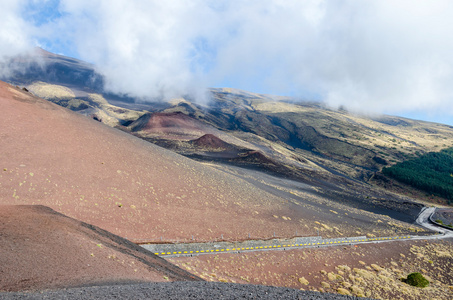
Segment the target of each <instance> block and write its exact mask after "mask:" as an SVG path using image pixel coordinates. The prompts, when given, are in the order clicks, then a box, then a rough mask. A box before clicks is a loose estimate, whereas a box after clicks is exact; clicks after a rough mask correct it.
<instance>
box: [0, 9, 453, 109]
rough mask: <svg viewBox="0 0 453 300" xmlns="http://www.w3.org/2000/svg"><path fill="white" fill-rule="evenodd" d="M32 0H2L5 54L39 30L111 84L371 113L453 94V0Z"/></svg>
mask: <svg viewBox="0 0 453 300" xmlns="http://www.w3.org/2000/svg"><path fill="white" fill-rule="evenodd" d="M0 1H2V0H0ZM29 2H30V1H28V2H27V1H25V0H21V1H2V2H1V4H2V10H3V11H5V13H4V14H5V16H6V18H9V19H10V20H11V21H10V22H6V21H4V20H5V17H4V18H3V20H2V21H0V22H2V23H1V24H0V25H3V26H2V27H3V28H2V29H0V42H1V45H7V44H11V45H12V47H6V46H4V47H0V48H1V49H0V55H4V53H12V52H14V51H16V50H17V49H22V48H24V47H25V46H26V45H28V44H31V43H33V42H32V41H34V40H36V41H39V42H40V43H42V44H44V45H49V47H50V48H51V49H49V50H53V49H52V48H58V49H62V48H66V51H69V52H70V53H73V52H76V53H78V55H79V56H80V58H82V59H85V60H88V61H90V62H92V63H94V64H95V65H97V66H98V68H99V70H100V71H101V72H102V73H103V74H105V75H106V78H107V80H108V88H110V89H111V90H112V91H116V92H123V93H129V94H131V95H135V96H140V97H157V96H160V95H165V96H176V95H179V94H182V93H186V92H193V91H194V90H195V91H196V90H198V89H199V88H201V87H205V86H221V85H223V84H229V85H230V86H233V87H237V88H244V89H248V90H252V91H257V92H259V91H263V92H270V93H275V94H288V93H291V94H293V95H296V96H297V95H307V94H309V95H313V94H317V95H319V97H320V98H322V99H324V100H325V101H326V102H328V103H329V104H331V105H333V106H338V105H345V106H347V107H350V108H352V109H355V110H368V111H374V112H386V113H401V112H405V111H432V112H433V113H435V112H437V111H444V112H445V113H448V112H446V111H447V110H446V108H449V107H450V106H451V105H452V104H453V85H451V82H452V79H453V40H452V39H451V31H452V29H451V28H453V2H451V1H449V0H437V1H421V0H415V1H410V0H399V1H390V0H379V1H377V0H369V1H360V0H344V1H335V0H329V1H328V0H311V1H298V0H274V1H271V0H249V1H239V0H217V1H215V0H193V1H189V0H172V1H140V0H116V1H107V0H77V1H76V0H61V1H60V4H59V6H58V9H59V12H60V13H61V16H59V17H58V18H55V17H54V18H53V19H52V21H50V22H48V23H47V24H43V25H33V23H31V22H27V21H26V20H24V19H23V18H21V17H20V16H21V13H22V15H23V10H22V12H21V10H20V7H21V6H24V5H25V3H29ZM32 2H33V3H36V2H40V1H37V0H35V1H32ZM41 2H43V3H52V2H55V1H50V2H49V1H41ZM25 7H26V5H25ZM4 8H5V9H4ZM68 49H70V50H68ZM74 49H76V50H74ZM60 52H62V51H60ZM448 111H450V110H448ZM452 113H453V112H452Z"/></svg>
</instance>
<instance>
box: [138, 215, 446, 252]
mask: <svg viewBox="0 0 453 300" xmlns="http://www.w3.org/2000/svg"><path fill="white" fill-rule="evenodd" d="M434 211H435V208H434V207H425V208H423V209H422V211H421V212H420V214H419V216H418V218H417V221H416V222H417V224H419V225H421V226H423V227H425V228H427V229H429V230H433V231H436V232H438V233H437V234H433V235H424V236H417V235H405V236H396V237H375V238H367V237H365V236H362V237H349V238H335V239H322V238H320V237H318V238H317V237H312V238H306V240H304V238H301V239H299V241H301V242H294V239H292V240H279V239H274V240H270V241H256V240H255V241H245V242H240V243H239V242H238V243H228V242H219V243H197V244H191V243H187V244H150V245H141V246H142V247H144V248H145V249H147V250H149V251H151V252H153V253H154V254H156V255H158V256H163V257H178V256H194V255H203V254H214V253H239V252H245V251H271V250H289V249H298V248H320V247H330V246H338V245H358V244H367V243H383V242H392V241H402V240H420V239H424V240H427V239H444V238H453V231H451V230H448V229H446V228H442V227H440V226H437V225H435V224H433V223H432V222H430V220H429V218H430V216H431V215H432V214H433V213H434ZM296 241H297V239H296Z"/></svg>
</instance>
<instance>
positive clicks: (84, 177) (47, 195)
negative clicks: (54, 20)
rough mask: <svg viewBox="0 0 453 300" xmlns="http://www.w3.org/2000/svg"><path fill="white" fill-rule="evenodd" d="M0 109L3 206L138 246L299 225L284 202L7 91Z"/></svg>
mask: <svg viewBox="0 0 453 300" xmlns="http://www.w3.org/2000/svg"><path fill="white" fill-rule="evenodd" d="M0 107H1V108H2V109H1V110H0V137H1V139H0V143H1V145H0V147H1V149H2V151H1V154H0V155H1V156H0V203H1V204H43V205H46V206H49V207H51V208H53V209H55V210H56V211H58V212H61V213H64V214H66V215H68V216H70V217H73V218H76V219H79V220H82V221H84V222H87V223H90V224H94V225H96V226H99V227H101V228H103V229H106V230H108V231H110V232H113V233H115V234H118V235H120V236H123V237H127V238H128V239H130V240H133V241H137V242H145V241H160V240H161V237H162V239H163V240H164V241H165V240H175V239H192V236H193V239H196V240H203V239H204V240H206V239H213V238H217V237H220V235H221V234H223V235H225V238H226V237H228V238H229V239H242V238H246V237H247V233H250V234H251V235H252V236H266V235H269V234H270V233H269V228H270V227H272V228H274V229H275V230H276V231H277V232H280V233H281V234H288V235H290V234H292V233H293V232H295V231H296V230H297V228H298V227H299V226H300V223H299V219H298V218H295V217H294V215H293V211H292V210H291V209H290V207H289V206H288V205H287V204H285V202H284V201H283V200H282V198H279V197H277V196H273V195H271V194H269V193H267V192H264V191H263V190H260V189H258V188H256V187H254V186H253V185H252V184H250V183H247V182H245V181H244V180H242V179H239V178H237V177H235V176H233V175H227V174H225V173H223V172H221V171H218V170H215V169H213V168H211V167H209V166H206V165H203V164H200V163H197V162H194V161H192V160H190V159H187V158H184V157H182V156H180V155H177V154H174V153H172V152H170V151H168V150H165V149H162V148H160V147H157V146H155V145H152V144H150V143H147V142H145V141H143V140H140V139H138V138H135V137H133V136H131V135H129V134H126V133H124V132H120V131H118V130H115V129H112V128H109V127H108V126H105V125H103V124H101V123H99V122H96V121H93V120H90V119H89V118H87V117H84V116H81V115H78V114H76V113H74V112H71V111H69V110H67V109H65V108H62V107H59V106H57V105H55V104H53V103H51V102H48V101H46V100H42V99H40V98H36V97H34V96H32V95H31V94H29V93H26V92H24V91H22V90H20V89H16V88H14V87H12V86H10V85H7V84H5V83H0ZM273 215H283V216H293V219H292V220H290V221H288V220H284V219H281V218H280V219H276V218H274V217H273ZM301 216H302V215H300V217H301Z"/></svg>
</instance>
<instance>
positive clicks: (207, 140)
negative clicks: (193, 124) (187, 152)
mask: <svg viewBox="0 0 453 300" xmlns="http://www.w3.org/2000/svg"><path fill="white" fill-rule="evenodd" d="M191 142H192V144H193V145H195V146H197V147H201V148H208V149H222V150H228V149H231V148H233V146H232V145H230V144H228V143H226V142H224V141H222V140H221V139H219V138H218V137H216V136H215V135H213V134H209V133H208V134H205V135H203V136H202V137H199V138H198V139H196V140H193V141H191Z"/></svg>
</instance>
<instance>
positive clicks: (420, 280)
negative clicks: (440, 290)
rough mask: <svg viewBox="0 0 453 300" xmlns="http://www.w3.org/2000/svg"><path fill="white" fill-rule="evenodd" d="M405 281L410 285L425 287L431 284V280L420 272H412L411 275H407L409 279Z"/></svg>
mask: <svg viewBox="0 0 453 300" xmlns="http://www.w3.org/2000/svg"><path fill="white" fill-rule="evenodd" d="M403 281H404V282H405V283H407V284H409V285H412V286H416V287H420V288H424V287H427V286H428V285H429V281H428V280H427V279H426V278H425V277H423V275H422V274H420V273H418V272H414V273H410V274H409V275H407V279H405V280H403Z"/></svg>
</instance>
